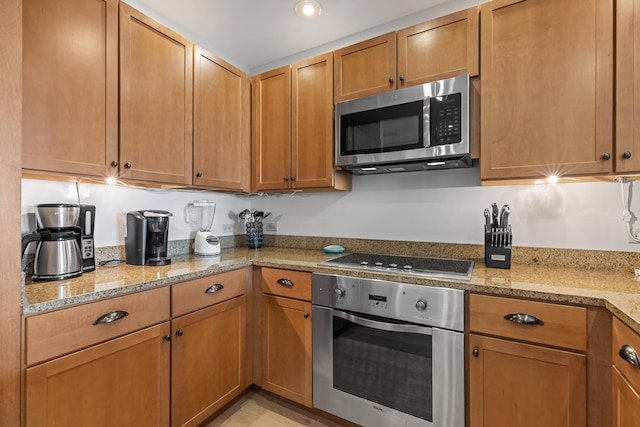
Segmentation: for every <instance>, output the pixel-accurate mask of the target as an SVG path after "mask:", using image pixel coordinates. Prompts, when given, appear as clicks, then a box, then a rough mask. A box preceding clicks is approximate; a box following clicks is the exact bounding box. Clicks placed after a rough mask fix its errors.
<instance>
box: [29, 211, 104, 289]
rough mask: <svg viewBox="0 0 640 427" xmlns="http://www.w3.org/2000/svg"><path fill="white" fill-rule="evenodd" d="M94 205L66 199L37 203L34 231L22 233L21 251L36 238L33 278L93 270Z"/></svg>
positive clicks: (61, 277)
mask: <svg viewBox="0 0 640 427" xmlns="http://www.w3.org/2000/svg"><path fill="white" fill-rule="evenodd" d="M95 212H96V207H95V206H92V205H74V204H65V203H46V204H40V205H37V206H36V209H35V214H36V227H37V228H36V231H35V232H33V233H29V234H25V235H24V236H22V254H23V255H24V252H25V251H26V249H27V246H28V245H29V244H30V243H31V242H37V243H38V245H37V247H36V253H35V257H34V260H33V273H34V274H33V279H34V280H65V279H69V278H72V277H77V276H80V275H81V274H82V273H83V272H86V271H93V270H95V257H94V244H93V227H94V224H95Z"/></svg>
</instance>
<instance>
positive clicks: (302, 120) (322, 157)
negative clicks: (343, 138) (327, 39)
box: [291, 53, 335, 188]
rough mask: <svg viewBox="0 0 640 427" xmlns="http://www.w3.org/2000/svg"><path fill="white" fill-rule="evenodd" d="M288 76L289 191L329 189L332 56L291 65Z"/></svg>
mask: <svg viewBox="0 0 640 427" xmlns="http://www.w3.org/2000/svg"><path fill="white" fill-rule="evenodd" d="M291 73H292V75H291V85H292V89H291V113H292V115H291V127H292V134H291V159H292V160H291V162H292V164H291V171H292V177H293V179H294V180H293V181H292V182H291V187H292V188H314V187H331V186H332V185H333V177H334V166H333V165H334V162H335V160H334V154H333V153H334V143H333V54H332V53H328V54H325V55H321V56H318V57H315V58H311V59H308V60H306V61H302V62H298V63H296V64H293V66H292V70H291Z"/></svg>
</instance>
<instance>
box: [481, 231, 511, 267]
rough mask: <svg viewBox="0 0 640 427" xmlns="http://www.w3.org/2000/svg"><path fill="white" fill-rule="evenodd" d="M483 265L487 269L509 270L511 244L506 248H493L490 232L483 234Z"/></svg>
mask: <svg viewBox="0 0 640 427" xmlns="http://www.w3.org/2000/svg"><path fill="white" fill-rule="evenodd" d="M494 238H495V236H494ZM484 263H485V265H486V266H487V267H489V268H504V269H509V268H511V244H509V245H508V246H495V242H494V243H493V245H492V235H491V232H487V233H485V235H484Z"/></svg>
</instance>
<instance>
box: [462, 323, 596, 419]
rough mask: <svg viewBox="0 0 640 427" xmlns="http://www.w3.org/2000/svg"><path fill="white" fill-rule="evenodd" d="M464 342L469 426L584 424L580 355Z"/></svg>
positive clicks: (494, 341)
mask: <svg viewBox="0 0 640 427" xmlns="http://www.w3.org/2000/svg"><path fill="white" fill-rule="evenodd" d="M469 343H470V348H471V349H472V351H473V354H474V355H475V354H477V356H475V357H474V356H472V357H471V360H470V362H469V393H470V398H469V402H470V414H469V419H470V426H471V427H492V426H507V425H517V426H521V427H526V426H531V427H534V426H567V427H570V426H586V415H587V413H586V397H587V395H586V356H585V355H583V354H577V353H572V352H569V351H564V350H558V349H552V348H546V347H542V346H536V345H530V344H523V343H519V342H514V341H509V340H505V339H499V338H490V337H485V336H481V335H476V334H471V335H470V338H469ZM476 351H477V353H476Z"/></svg>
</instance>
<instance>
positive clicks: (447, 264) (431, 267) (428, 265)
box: [319, 253, 473, 280]
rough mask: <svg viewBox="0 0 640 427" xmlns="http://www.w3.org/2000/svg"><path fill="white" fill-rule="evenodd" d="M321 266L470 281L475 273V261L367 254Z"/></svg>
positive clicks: (332, 261)
mask: <svg viewBox="0 0 640 427" xmlns="http://www.w3.org/2000/svg"><path fill="white" fill-rule="evenodd" d="M319 265H324V266H334V267H345V268H356V269H363V270H373V271H384V272H388V273H393V272H398V273H403V274H414V275H418V276H425V277H437V278H445V279H458V280H470V279H471V273H472V272H473V261H468V260H460V259H448V258H422V257H414V256H403V255H379V254H367V253H352V254H347V255H343V256H340V257H337V258H333V259H330V260H327V261H324V262H321V263H320V264H319Z"/></svg>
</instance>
